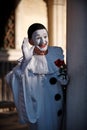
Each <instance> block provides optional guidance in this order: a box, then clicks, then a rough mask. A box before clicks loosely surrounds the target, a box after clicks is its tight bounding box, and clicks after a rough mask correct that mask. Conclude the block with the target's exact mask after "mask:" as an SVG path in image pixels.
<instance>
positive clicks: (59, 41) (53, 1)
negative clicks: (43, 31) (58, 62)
mask: <svg viewBox="0 0 87 130" xmlns="http://www.w3.org/2000/svg"><path fill="white" fill-rule="evenodd" d="M48 30H49V43H50V45H56V46H61V47H63V48H66V0H48Z"/></svg>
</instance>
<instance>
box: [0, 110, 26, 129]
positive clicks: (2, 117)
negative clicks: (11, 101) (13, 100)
mask: <svg viewBox="0 0 87 130" xmlns="http://www.w3.org/2000/svg"><path fill="white" fill-rule="evenodd" d="M0 130H28V128H27V126H26V125H20V124H19V122H18V115H17V112H3V113H0Z"/></svg>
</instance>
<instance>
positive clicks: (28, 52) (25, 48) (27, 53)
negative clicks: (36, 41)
mask: <svg viewBox="0 0 87 130" xmlns="http://www.w3.org/2000/svg"><path fill="white" fill-rule="evenodd" d="M21 48H22V53H23V58H24V59H25V60H29V59H30V58H31V57H32V55H33V49H34V48H33V47H31V48H29V41H28V38H24V40H23V43H22V47H21Z"/></svg>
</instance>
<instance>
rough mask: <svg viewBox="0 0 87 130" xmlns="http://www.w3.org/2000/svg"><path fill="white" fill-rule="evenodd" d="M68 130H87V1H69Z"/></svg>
mask: <svg viewBox="0 0 87 130" xmlns="http://www.w3.org/2000/svg"><path fill="white" fill-rule="evenodd" d="M67 7H68V8H67V11H68V12H67V16H68V17H67V25H68V26H67V58H68V59H67V60H68V61H67V62H68V72H69V75H70V83H69V85H68V89H67V116H66V126H67V127H66V130H87V1H86V0H68V1H67Z"/></svg>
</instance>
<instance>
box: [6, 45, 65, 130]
mask: <svg viewBox="0 0 87 130" xmlns="http://www.w3.org/2000/svg"><path fill="white" fill-rule="evenodd" d="M32 49H33V47H32V48H31V50H32ZM57 59H60V60H63V59H64V56H63V51H62V49H61V48H59V47H48V53H47V54H46V55H31V57H30V58H29V59H28V61H26V60H25V61H24V60H23V61H22V62H21V63H19V64H18V65H17V66H16V67H15V68H14V69H13V70H12V71H11V72H10V73H9V74H8V75H7V77H6V78H7V81H8V83H9V84H10V86H11V87H12V92H13V95H14V101H15V105H16V107H17V111H18V114H19V118H20V122H21V123H29V124H30V129H29V130H33V129H34V130H60V128H61V125H62V117H63V90H62V86H61V84H62V83H63V82H64V81H63V79H62V80H61V83H60V79H59V77H58V75H59V68H58V67H57V66H56V65H55V61H56V60H57ZM66 83H67V81H66ZM66 83H65V84H66Z"/></svg>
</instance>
